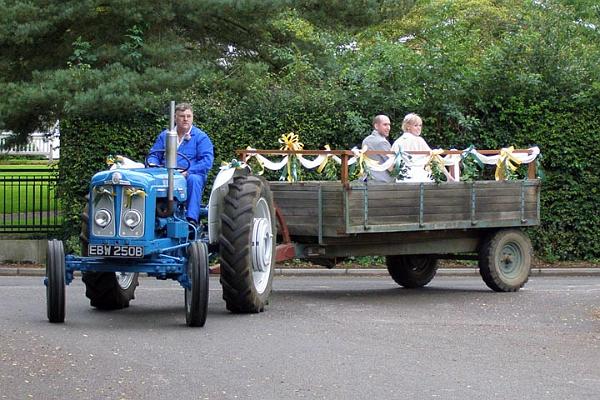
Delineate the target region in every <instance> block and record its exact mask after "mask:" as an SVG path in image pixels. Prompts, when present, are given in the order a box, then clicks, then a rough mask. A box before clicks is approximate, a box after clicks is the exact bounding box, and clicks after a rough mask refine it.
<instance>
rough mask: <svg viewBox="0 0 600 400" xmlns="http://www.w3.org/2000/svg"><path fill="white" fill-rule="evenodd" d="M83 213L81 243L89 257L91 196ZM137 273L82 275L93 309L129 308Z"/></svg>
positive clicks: (82, 253) (137, 283)
mask: <svg viewBox="0 0 600 400" xmlns="http://www.w3.org/2000/svg"><path fill="white" fill-rule="evenodd" d="M85 199H86V203H85V207H84V208H83V211H82V213H81V232H80V234H79V239H80V241H79V243H80V245H81V255H82V256H87V255H88V243H89V232H90V231H89V229H90V228H89V224H90V217H89V210H90V208H89V207H90V206H89V203H88V202H87V201H89V195H86V196H85ZM138 275H139V274H138V273H137V272H135V273H134V272H117V273H114V272H84V273H82V274H81V276H82V280H83V282H84V283H85V295H86V296H87V297H88V298H89V299H90V304H91V306H92V307H96V308H98V309H101V310H120V309H122V308H126V307H129V301H130V300H133V299H134V298H135V295H134V292H135V288H136V287H137V286H138V285H139V281H138Z"/></svg>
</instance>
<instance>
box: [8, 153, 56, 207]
mask: <svg viewBox="0 0 600 400" xmlns="http://www.w3.org/2000/svg"><path fill="white" fill-rule="evenodd" d="M54 173H55V169H54V168H52V167H50V166H48V164H26V165H23V164H21V165H0V215H2V214H15V213H30V212H33V211H53V210H55V209H57V208H58V201H55V200H54V197H55V190H56V188H55V186H54V180H53V176H54ZM0 218H1V217H0Z"/></svg>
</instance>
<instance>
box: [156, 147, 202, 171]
mask: <svg viewBox="0 0 600 400" xmlns="http://www.w3.org/2000/svg"><path fill="white" fill-rule="evenodd" d="M164 152H165V150H155V151H151V152H150V153H148V155H147V156H146V158H144V165H145V166H146V168H161V167H164V165H161V164H154V163H150V162H148V158H149V157H150V156H151V155H152V154H158V153H164ZM177 156H178V157H179V156H181V157H182V158H183V159H184V160H185V162H186V163H187V165H186V166H185V167H175V170H176V171H179V172H180V173H182V174H183V173H184V172H185V171H187V170H188V169H190V167H191V166H192V161H191V160H190V158H189V157H188V156H186V155H185V154H183V153H180V152H177Z"/></svg>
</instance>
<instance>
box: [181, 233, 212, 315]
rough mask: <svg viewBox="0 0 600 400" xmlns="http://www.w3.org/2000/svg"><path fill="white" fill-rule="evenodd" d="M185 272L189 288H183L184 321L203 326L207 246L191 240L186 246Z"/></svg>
mask: <svg viewBox="0 0 600 400" xmlns="http://www.w3.org/2000/svg"><path fill="white" fill-rule="evenodd" d="M187 274H188V279H189V281H190V288H189V289H187V288H186V289H185V322H186V323H187V325H188V326H204V324H205V322H206V314H207V311H208V248H207V247H206V243H203V242H192V243H191V244H190V245H189V247H188V263H187Z"/></svg>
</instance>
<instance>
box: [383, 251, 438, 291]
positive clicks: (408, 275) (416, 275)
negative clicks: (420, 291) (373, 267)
mask: <svg viewBox="0 0 600 400" xmlns="http://www.w3.org/2000/svg"><path fill="white" fill-rule="evenodd" d="M385 263H386V265H387V269H388V272H389V274H390V276H391V277H392V279H394V281H395V282H396V283H397V284H399V285H400V286H403V287H405V288H409V289H414V288H420V287H423V286H425V285H427V284H428V283H429V282H431V280H432V279H433V277H434V276H435V273H436V272H437V268H438V260H437V259H435V258H433V257H431V256H428V255H408V256H406V255H403V256H387V257H386V258H385Z"/></svg>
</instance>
